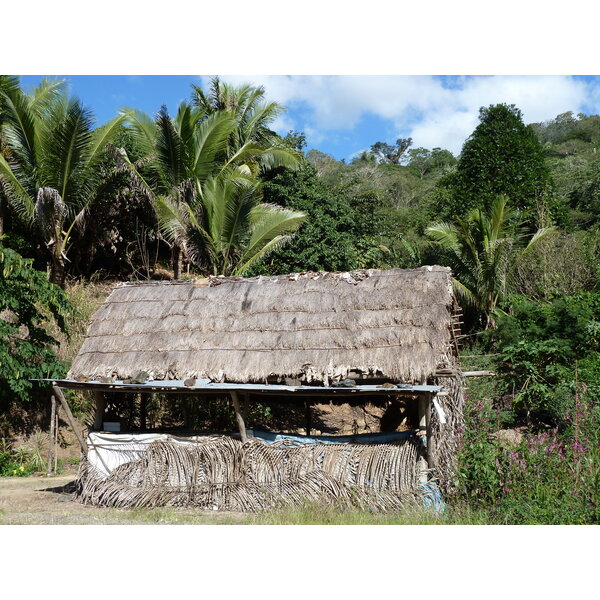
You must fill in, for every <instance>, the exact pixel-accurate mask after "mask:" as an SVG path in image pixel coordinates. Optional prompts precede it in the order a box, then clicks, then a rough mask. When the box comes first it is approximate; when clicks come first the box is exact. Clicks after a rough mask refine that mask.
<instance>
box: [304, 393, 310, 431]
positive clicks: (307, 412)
mask: <svg viewBox="0 0 600 600" xmlns="http://www.w3.org/2000/svg"><path fill="white" fill-rule="evenodd" d="M304 415H305V418H306V435H310V431H311V429H312V412H311V410H310V401H309V400H305V401H304Z"/></svg>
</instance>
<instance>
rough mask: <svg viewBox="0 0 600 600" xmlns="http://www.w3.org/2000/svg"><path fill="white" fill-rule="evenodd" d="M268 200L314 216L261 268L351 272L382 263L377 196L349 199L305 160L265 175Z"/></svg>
mask: <svg viewBox="0 0 600 600" xmlns="http://www.w3.org/2000/svg"><path fill="white" fill-rule="evenodd" d="M263 179H264V180H265V182H264V184H263V188H264V194H265V199H266V200H267V201H268V202H270V203H273V204H278V205H281V206H284V207H288V208H291V209H293V210H300V211H302V212H305V213H306V214H307V215H308V218H307V222H306V224H305V225H304V226H303V227H302V229H301V230H300V231H299V232H298V233H297V234H296V235H295V236H294V238H293V239H292V241H291V242H290V243H289V244H288V245H287V246H286V247H285V248H282V249H280V250H277V251H276V252H274V253H273V254H272V255H271V256H270V257H269V259H268V260H267V261H264V262H263V263H262V264H261V265H259V266H258V267H255V269H254V272H255V273H259V272H260V273H268V274H280V273H292V272H298V271H346V270H349V269H355V268H359V267H364V266H369V267H373V266H376V265H375V264H373V261H377V260H378V259H379V254H380V253H381V251H380V250H379V244H378V243H377V241H376V234H377V230H378V221H377V218H376V216H375V214H374V213H375V206H374V203H376V202H377V200H376V198H375V197H373V196H372V195H369V194H364V195H362V196H360V197H358V196H355V197H353V198H351V199H350V198H349V196H348V195H347V194H345V193H340V192H338V191H335V190H333V189H331V188H330V187H329V186H327V185H325V184H324V183H323V181H322V180H321V179H320V178H319V177H318V176H317V173H316V169H315V167H314V166H313V165H311V164H310V163H309V162H307V161H305V162H304V163H303V164H302V166H301V168H300V169H299V170H298V171H295V172H293V171H290V170H289V169H277V170H276V171H273V172H271V173H269V174H267V175H265V176H263Z"/></svg>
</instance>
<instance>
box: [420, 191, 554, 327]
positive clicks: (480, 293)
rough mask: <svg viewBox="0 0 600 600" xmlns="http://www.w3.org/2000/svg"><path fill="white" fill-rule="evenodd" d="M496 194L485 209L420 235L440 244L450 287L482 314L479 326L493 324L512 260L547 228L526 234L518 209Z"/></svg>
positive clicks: (508, 285) (507, 284) (507, 286)
mask: <svg viewBox="0 0 600 600" xmlns="http://www.w3.org/2000/svg"><path fill="white" fill-rule="evenodd" d="M507 200H508V198H507V197H506V196H499V197H498V198H497V199H496V200H495V202H494V203H493V205H492V206H491V207H490V210H489V212H484V211H483V210H482V209H475V210H472V211H471V212H469V213H468V214H467V216H466V217H465V218H456V219H455V221H454V222H453V223H438V224H437V225H433V226H431V227H428V228H427V230H426V234H427V235H428V236H429V237H430V238H431V239H432V240H434V241H435V242H436V243H437V244H439V245H440V247H441V248H442V250H443V252H444V255H445V257H446V258H447V260H448V262H449V266H450V267H451V268H452V270H453V272H454V275H455V277H454V278H453V284H454V289H455V291H456V294H457V296H458V298H459V300H461V301H462V303H463V304H464V305H465V306H468V307H471V308H473V309H475V310H476V311H478V312H479V313H480V314H482V315H483V317H484V318H485V328H486V329H491V328H493V327H494V326H495V319H496V318H497V316H498V315H499V314H501V313H502V311H501V310H500V309H499V308H498V305H499V304H500V303H501V301H502V300H504V298H506V295H507V293H508V292H509V290H510V288H511V275H512V273H511V271H512V266H513V265H514V264H515V262H516V260H517V259H518V258H519V257H521V256H523V255H524V254H525V253H527V252H529V251H530V250H531V249H532V248H533V247H534V246H535V245H536V244H537V243H538V242H539V241H540V240H541V239H543V238H544V237H546V236H547V235H548V234H550V233H551V232H553V231H554V230H555V229H554V228H553V227H545V228H543V229H539V230H538V231H537V232H536V233H535V234H534V235H533V236H531V237H529V239H527V237H528V236H527V234H526V232H525V229H523V228H522V227H520V226H519V225H515V223H518V213H517V211H515V210H511V209H510V208H508V207H507Z"/></svg>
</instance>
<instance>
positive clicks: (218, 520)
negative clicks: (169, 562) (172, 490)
mask: <svg viewBox="0 0 600 600" xmlns="http://www.w3.org/2000/svg"><path fill="white" fill-rule="evenodd" d="M109 510H110V516H111V518H113V519H116V520H118V521H123V522H128V523H130V524H132V525H217V524H222V525H240V524H245V522H247V519H248V515H242V514H238V513H220V512H210V511H205V510H193V509H177V508H130V509H116V508H115V509H109Z"/></svg>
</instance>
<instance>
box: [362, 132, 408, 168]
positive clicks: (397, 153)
mask: <svg viewBox="0 0 600 600" xmlns="http://www.w3.org/2000/svg"><path fill="white" fill-rule="evenodd" d="M411 145H412V138H398V139H397V140H396V143H395V144H394V145H393V146H392V145H391V144H386V143H385V142H375V143H374V144H373V145H372V146H371V154H372V155H373V156H375V157H376V158H377V160H378V161H379V162H382V163H387V164H390V165H399V164H400V161H401V160H402V158H403V156H404V153H405V152H406V151H407V150H408V149H409V148H410V146H411Z"/></svg>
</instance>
